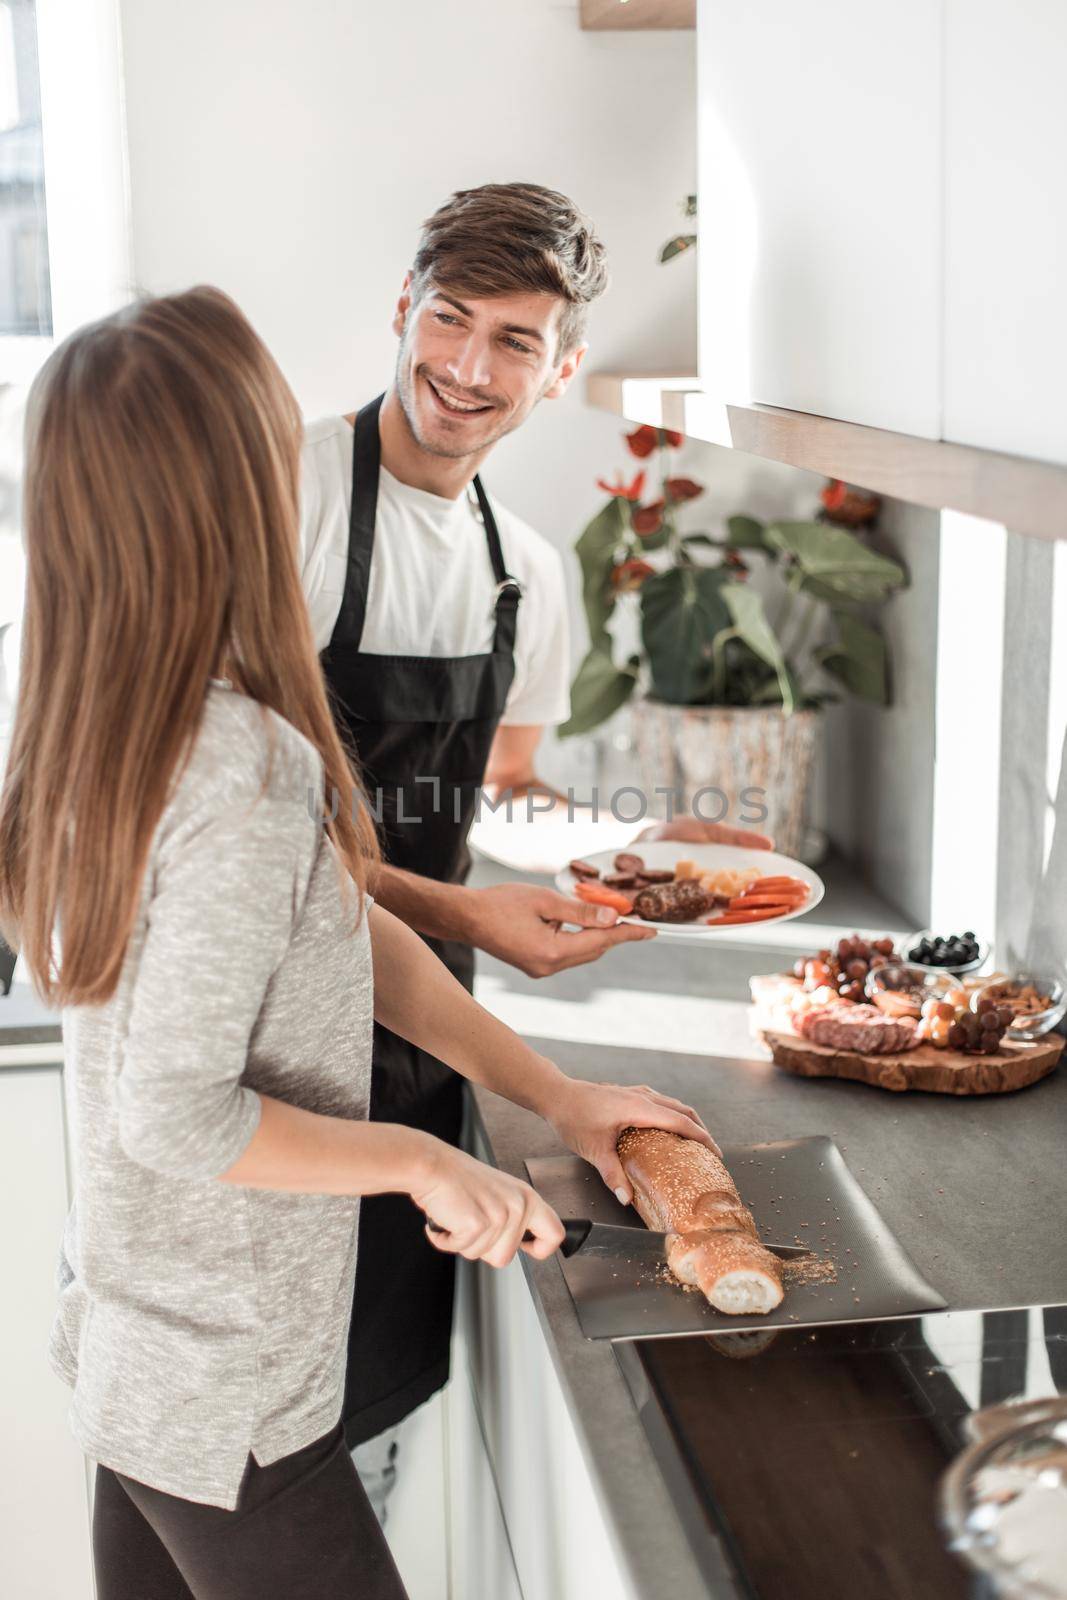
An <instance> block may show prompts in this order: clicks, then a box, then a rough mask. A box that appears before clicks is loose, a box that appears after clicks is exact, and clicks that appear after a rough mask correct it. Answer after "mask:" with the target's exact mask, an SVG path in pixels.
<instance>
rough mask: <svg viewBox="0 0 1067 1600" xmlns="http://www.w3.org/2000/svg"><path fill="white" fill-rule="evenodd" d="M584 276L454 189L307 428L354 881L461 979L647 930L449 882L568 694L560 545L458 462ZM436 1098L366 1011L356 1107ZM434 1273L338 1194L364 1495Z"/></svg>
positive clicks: (428, 1259) (445, 1102) (421, 1105)
mask: <svg viewBox="0 0 1067 1600" xmlns="http://www.w3.org/2000/svg"><path fill="white" fill-rule="evenodd" d="M606 284H607V272H606V268H605V263H604V250H603V246H602V245H601V243H600V241H599V240H598V239H597V238H596V236H595V234H594V233H593V231H592V229H591V227H590V225H589V223H588V221H587V220H586V219H585V218H584V217H583V216H582V215H581V214H580V213H579V212H578V211H577V210H576V209H575V207H574V206H573V205H572V204H571V202H570V201H569V200H567V199H566V198H565V197H564V196H563V195H560V194H556V193H554V192H552V191H550V190H548V189H543V188H540V187H539V186H538V185H536V184H525V183H514V184H488V185H486V186H484V187H483V188H480V189H474V190H467V191H464V192H461V193H458V194H455V195H453V196H452V198H451V199H450V200H448V201H447V202H446V204H445V205H444V206H442V207H441V209H440V210H439V211H437V212H436V213H435V215H434V216H433V217H431V218H430V220H429V221H428V222H427V223H426V225H425V227H424V230H423V234H422V238H421V240H420V243H419V248H418V251H417V254H416V256H415V260H414V264H413V267H412V270H411V272H410V273H409V274H408V276H407V277H406V279H405V281H404V286H403V290H402V292H401V295H400V299H399V301H398V303H397V308H396V315H395V318H394V322H393V327H394V330H395V332H396V334H397V335H398V337H399V340H400V348H399V353H398V357H397V366H396V374H395V378H394V382H393V385H392V387H391V388H390V389H389V390H388V391H387V393H386V394H385V395H384V396H382V397H380V398H379V399H378V400H375V401H372V402H371V403H370V404H369V405H366V406H364V408H363V409H362V410H361V411H360V412H359V413H358V414H354V415H351V416H347V417H333V418H326V419H324V420H322V421H320V422H318V423H315V424H312V425H311V426H310V427H309V428H308V430H307V436H306V444H305V449H304V463H303V472H304V482H303V514H302V538H303V575H304V586H305V590H306V593H307V596H308V603H309V609H310V613H311V618H312V624H313V627H314V629H315V633H316V639H317V643H318V646H319V648H320V650H322V652H323V655H322V661H323V667H324V671H325V674H326V678H327V681H328V683H329V686H330V689H331V691H332V694H333V698H334V703H335V706H336V710H337V715H338V718H339V721H340V722H341V724H342V726H343V728H344V729H345V730H346V731H347V733H348V734H349V735H350V739H351V743H352V746H353V748H354V750H355V752H356V754H357V755H358V758H359V761H360V765H361V767H362V769H363V773H364V777H365V779H366V783H367V787H368V789H369V791H370V793H371V795H372V797H373V796H375V795H376V794H380V805H381V815H382V832H383V845H384V854H385V859H386V862H387V865H386V866H385V867H384V869H383V871H382V875H381V879H380V882H379V886H378V889H377V895H378V898H379V899H380V900H381V902H382V904H383V905H385V906H387V907H388V909H389V910H390V911H393V912H394V913H396V914H397V915H399V916H401V917H402V918H403V919H404V920H405V921H406V922H408V923H409V924H410V925H411V926H412V927H414V928H416V929H417V930H418V931H419V932H420V933H421V934H423V935H424V937H426V939H427V940H428V941H429V943H430V944H431V945H432V946H433V948H434V949H435V950H436V951H437V952H438V954H439V955H440V956H441V957H442V959H443V960H444V961H445V962H446V963H447V965H448V966H449V967H450V968H451V970H452V971H453V972H454V973H455V974H456V976H457V977H459V978H460V979H461V981H462V982H464V983H465V984H467V985H468V987H469V986H470V985H471V984H472V982H473V951H474V949H480V950H486V951H489V952H490V953H491V954H493V955H496V956H499V957H500V958H502V959H503V960H505V961H508V962H510V963H512V964H513V965H514V966H516V967H519V968H520V969H521V970H522V971H524V972H526V973H528V974H531V975H534V976H543V975H546V974H549V973H553V972H558V971H560V970H561V969H563V968H565V967H569V966H574V965H576V964H577V963H579V962H584V961H590V960H595V959H596V958H598V957H599V956H601V955H603V954H604V952H605V951H606V950H608V949H610V948H611V947H612V946H613V945H616V944H621V943H624V942H626V941H629V940H633V939H642V938H648V937H651V931H650V930H646V929H641V928H636V927H632V926H630V925H628V924H619V923H618V922H617V918H616V915H615V913H614V912H612V911H607V910H605V908H599V907H593V906H585V905H579V904H577V903H576V902H574V901H572V900H569V899H566V898H565V897H563V896H561V895H559V894H557V893H556V892H555V891H554V890H552V889H548V888H538V887H535V886H531V885H525V884H515V885H504V886H499V887H493V888H486V889H469V888H467V887H466V886H465V883H464V880H465V878H466V875H467V870H468V866H469V857H468V852H467V833H468V830H469V827H470V823H471V820H472V818H473V815H474V809H475V804H476V791H477V789H478V786H479V785H480V784H482V783H485V784H486V785H487V786H492V787H496V788H498V789H505V790H508V789H510V790H513V791H516V792H521V791H522V790H523V789H527V788H530V787H532V786H533V785H535V784H536V778H535V774H534V765H533V762H534V753H535V751H536V748H537V744H538V741H539V739H540V736H541V732H542V728H543V727H544V725H545V724H546V723H558V722H561V721H563V720H564V719H565V718H566V716H567V715H568V709H569V708H568V670H569V652H568V646H567V630H566V600H565V594H564V582H563V569H562V563H561V561H560V557H559V555H558V553H557V552H556V551H555V550H554V549H553V548H552V546H550V545H549V544H548V543H547V541H546V540H544V539H543V538H542V537H541V536H540V535H539V534H537V533H535V532H534V531H533V530H532V529H530V528H528V527H526V526H525V525H524V524H523V523H521V522H520V521H519V520H518V519H517V518H516V517H513V516H511V515H510V514H509V513H508V512H505V511H504V510H503V509H502V508H500V507H498V506H493V505H490V502H489V499H488V497H487V496H486V493H485V491H484V489H483V487H482V485H481V482H480V480H479V478H478V477H477V476H476V474H477V473H478V470H479V468H480V467H481V465H482V463H483V462H484V461H485V459H486V457H487V456H488V454H489V452H490V451H491V449H492V447H493V446H494V445H495V444H496V443H497V441H498V440H500V439H502V438H503V437H504V436H505V435H507V434H509V433H512V432H514V430H515V429H516V428H518V427H519V426H520V425H521V424H522V423H523V422H524V421H525V419H526V418H527V417H528V416H529V414H530V412H531V411H532V410H533V408H534V407H535V406H536V405H537V404H538V402H539V401H541V400H555V399H559V398H560V397H561V396H562V395H563V394H564V393H565V392H566V390H567V389H568V387H569V386H570V384H571V381H572V380H573V378H574V376H575V374H576V373H577V371H578V369H579V367H580V365H581V362H582V359H583V357H584V355H585V351H586V344H585V339H584V328H585V318H586V311H587V308H588V306H589V305H590V303H591V302H592V301H593V300H595V299H596V298H597V297H598V296H599V295H600V294H601V293H602V292H603V290H604V288H605V287H606ZM345 799H346V797H340V799H339V803H341V804H343V803H345ZM668 831H670V832H672V833H673V834H674V836H677V837H683V838H693V837H705V838H706V837H731V838H732V837H735V836H736V834H735V831H734V830H727V829H720V830H715V829H713V828H712V829H700V828H699V827H698V828H697V829H696V831H694V827H693V824H692V823H690V824H689V825H688V827H687V826H686V825H685V824H681V825H674V827H673V829H671V830H667V829H661V830H660V836H661V837H662V836H664V834H665V833H667V832H668ZM743 837H744V838H745V840H746V841H747V842H753V836H752V835H750V834H744V835H743ZM757 842H758V840H757ZM565 922H566V923H570V924H571V925H572V926H573V925H575V924H577V925H578V927H579V931H577V932H568V931H566V930H565V929H564V927H563V924H564V923H565ZM461 1112H462V1097H461V1080H460V1079H459V1078H458V1077H456V1076H455V1074H453V1073H452V1072H451V1071H450V1070H449V1069H448V1068H446V1067H444V1066H442V1065H441V1064H440V1063H439V1062H436V1061H433V1060H431V1059H430V1058H428V1057H426V1056H425V1055H423V1054H422V1053H421V1052H419V1051H418V1050H415V1049H413V1048H412V1047H411V1046H410V1045H408V1044H407V1043H406V1042H405V1041H403V1040H401V1039H399V1038H397V1037H396V1036H395V1035H391V1034H389V1033H387V1032H386V1031H385V1030H383V1029H379V1030H377V1032H376V1036H375V1058H374V1079H373V1090H372V1105H371V1115H372V1117H376V1118H379V1119H383V1120H391V1121H398V1122H405V1123H410V1124H413V1125H416V1126H418V1127H421V1128H424V1129H426V1130H427V1131H429V1132H431V1133H434V1134H436V1135H438V1136H439V1137H441V1138H444V1139H447V1140H449V1141H450V1142H452V1143H455V1142H456V1141H457V1140H458V1138H459V1133H460V1119H461ZM452 1285H453V1258H452V1257H451V1256H450V1255H444V1254H441V1253H440V1252H438V1251H435V1250H434V1249H433V1247H432V1245H431V1244H430V1243H429V1242H428V1241H427V1239H426V1237H425V1234H424V1228H423V1219H422V1217H421V1216H420V1214H419V1213H418V1212H417V1210H416V1209H415V1207H413V1206H412V1205H411V1204H410V1203H409V1202H408V1201H407V1200H405V1199H403V1198H400V1197H397V1196H388V1195H387V1196H379V1197H374V1198H371V1199H369V1200H365V1201H364V1202H363V1206H362V1215H361V1221H360V1241H359V1258H358V1276H357V1284H356V1312H355V1316H354V1318H353V1324H352V1332H351V1337H350V1345H349V1370H348V1388H347V1394H346V1403H345V1417H346V1432H347V1436H348V1441H349V1444H350V1445H352V1446H356V1445H361V1444H363V1443H364V1441H367V1440H371V1439H374V1438H376V1437H377V1438H378V1439H379V1440H380V1441H381V1442H380V1443H379V1445H378V1446H375V1447H368V1448H367V1449H366V1450H364V1451H357V1462H358V1463H359V1464H360V1467H361V1471H364V1473H365V1475H366V1477H367V1479H368V1487H369V1488H370V1489H371V1490H372V1498H373V1497H374V1496H373V1490H374V1489H375V1487H377V1488H378V1489H379V1490H380V1489H381V1488H382V1487H383V1485H382V1483H380V1482H379V1484H378V1485H377V1486H376V1485H375V1484H374V1482H373V1475H374V1473H375V1471H377V1472H378V1473H379V1474H380V1473H381V1472H382V1471H384V1472H385V1474H386V1475H387V1476H388V1475H389V1473H390V1472H391V1470H392V1468H391V1461H392V1457H393V1455H394V1454H395V1442H394V1441H392V1440H391V1439H390V1436H389V1434H388V1433H387V1432H386V1430H390V1429H392V1428H393V1427H394V1426H395V1424H397V1423H398V1422H399V1421H400V1420H401V1419H402V1418H404V1417H405V1416H407V1415H408V1414H409V1413H410V1412H411V1411H413V1410H414V1409H415V1408H416V1407H417V1406H418V1405H421V1404H422V1403H423V1401H425V1400H426V1399H428V1398H429V1396H430V1395H431V1394H433V1393H434V1392H435V1391H436V1390H437V1389H439V1388H440V1387H441V1386H442V1385H443V1384H444V1382H445V1381H446V1379H447V1377H448V1346H449V1336H450V1331H451V1321H452ZM378 1498H379V1506H380V1505H381V1503H382V1500H381V1496H380V1495H379V1497H378Z"/></svg>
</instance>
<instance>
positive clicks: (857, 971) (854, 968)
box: [845, 957, 867, 983]
mask: <svg viewBox="0 0 1067 1600" xmlns="http://www.w3.org/2000/svg"><path fill="white" fill-rule="evenodd" d="M845 972H846V974H847V976H848V977H850V978H851V979H852V981H853V983H856V982H858V981H859V979H861V978H865V977H866V976H867V963H866V961H861V960H860V959H859V958H858V957H857V959H856V960H855V961H850V962H849V963H848V966H847V967H846V968H845Z"/></svg>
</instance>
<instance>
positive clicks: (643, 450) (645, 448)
mask: <svg viewBox="0 0 1067 1600" xmlns="http://www.w3.org/2000/svg"><path fill="white" fill-rule="evenodd" d="M626 443H627V444H628V445H629V447H630V454H631V455H634V456H636V457H637V459H638V461H644V459H645V457H646V456H650V455H651V454H652V452H653V450H655V448H656V446H657V445H658V444H659V439H658V437H657V430H656V429H655V428H650V427H649V425H648V423H647V422H643V423H642V424H641V426H640V427H639V428H635V429H634V431H633V433H628V434H627V435H626Z"/></svg>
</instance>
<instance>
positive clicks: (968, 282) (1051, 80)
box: [944, 0, 1067, 462]
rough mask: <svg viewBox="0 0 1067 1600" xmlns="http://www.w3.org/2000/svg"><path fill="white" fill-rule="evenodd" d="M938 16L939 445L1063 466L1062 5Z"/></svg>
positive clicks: (1065, 134) (971, 9)
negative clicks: (941, 183)
mask: <svg viewBox="0 0 1067 1600" xmlns="http://www.w3.org/2000/svg"><path fill="white" fill-rule="evenodd" d="M944 4H945V202H946V210H945V380H944V384H945V398H944V434H945V438H946V439H952V440H954V441H957V442H958V443H962V444H972V445H978V446H980V447H983V448H986V449H993V450H1006V451H1009V452H1012V453H1014V454H1017V455H1026V456H1038V457H1043V458H1045V459H1047V460H1051V461H1059V462H1067V308H1065V305H1064V294H1065V288H1064V286H1065V284H1067V190H1065V187H1064V160H1065V157H1067V92H1065V89H1064V84H1065V82H1067V6H1065V5H1064V4H1063V0H1013V4H1011V5H1004V4H1003V0H944Z"/></svg>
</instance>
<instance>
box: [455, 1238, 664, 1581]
mask: <svg viewBox="0 0 1067 1600" xmlns="http://www.w3.org/2000/svg"><path fill="white" fill-rule="evenodd" d="M458 1322H459V1327H460V1330H461V1331H460V1341H461V1348H462V1349H463V1350H464V1357H463V1359H464V1363H465V1365H466V1370H467V1374H468V1375H469V1381H470V1387H471V1392H472V1394H473V1399H474V1404H475V1409H476V1415H477V1421H478V1426H479V1431H480V1433H481V1437H482V1440H483V1443H484V1453H485V1463H486V1465H487V1467H488V1470H489V1471H490V1472H491V1475H492V1482H493V1485H494V1487H495V1496H494V1500H495V1503H496V1504H497V1505H498V1506H499V1508H500V1515H501V1517H502V1522H503V1529H501V1527H500V1526H499V1525H498V1524H497V1522H496V1514H495V1512H494V1511H493V1505H492V1502H491V1501H490V1499H489V1496H488V1486H487V1484H486V1481H485V1478H484V1475H483V1476H482V1477H481V1479H480V1482H481V1488H480V1489H478V1492H477V1494H476V1496H475V1498H474V1500H473V1502H472V1504H471V1508H470V1509H465V1508H464V1499H463V1496H464V1492H465V1491H464V1489H463V1486H462V1485H461V1484H458V1483H456V1482H454V1483H453V1486H452V1494H451V1499H452V1519H453V1526H454V1527H455V1526H456V1523H457V1519H458V1523H459V1526H460V1530H461V1533H460V1536H461V1537H462V1538H465V1539H467V1540H471V1539H473V1540H474V1541H475V1543H476V1544H480V1546H481V1554H480V1556H479V1557H478V1559H479V1560H481V1561H482V1562H492V1563H495V1564H496V1571H497V1572H498V1574H500V1575H503V1576H505V1577H506V1574H507V1565H506V1563H505V1562H504V1560H503V1552H502V1550H501V1546H500V1537H501V1533H502V1531H505V1530H506V1539H507V1544H508V1548H509V1550H510V1555H511V1559H512V1561H513V1562H514V1570H515V1573H516V1575H517V1578H518V1585H519V1592H520V1594H521V1596H522V1597H523V1600H590V1596H592V1595H595V1596H597V1600H640V1597H639V1596H638V1594H637V1591H636V1589H635V1587H634V1584H633V1582H632V1580H631V1578H630V1576H629V1574H628V1571H627V1569H626V1565H625V1563H624V1560H623V1557H622V1554H621V1552H620V1550H619V1549H618V1547H617V1545H616V1542H615V1536H614V1533H613V1530H612V1526H611V1524H610V1521H609V1518H608V1516H607V1514H606V1512H605V1510H604V1508H603V1506H602V1503H601V1498H600V1492H599V1490H598V1488H597V1485H596V1481H595V1479H594V1477H593V1474H592V1473H591V1471H590V1469H589V1466H588V1464H587V1462H586V1459H585V1456H584V1454H583V1452H582V1447H581V1445H580V1443H579V1440H578V1435H577V1432H576V1431H575V1427H574V1423H573V1421H572V1420H571V1416H570V1412H569V1410H568V1408H567V1401H566V1398H565V1396H564V1393H563V1389H562V1388H561V1386H560V1381H559V1378H558V1376H557V1374H556V1371H555V1368H554V1367H553V1364H552V1358H551V1356H550V1354H549V1351H548V1346H547V1344H546V1343H545V1336H544V1333H543V1331H542V1328H541V1324H540V1322H539V1321H538V1317H537V1311H536V1309H535V1307H534V1302H533V1297H532V1295H531V1293H530V1290H529V1287H528V1285H527V1282H526V1278H525V1274H524V1272H523V1269H522V1266H521V1265H520V1263H519V1262H518V1261H514V1262H512V1264H511V1266H510V1267H506V1268H505V1269H504V1270H503V1271H500V1272H495V1271H493V1270H492V1269H491V1268H489V1267H474V1268H468V1266H467V1265H466V1263H464V1264H463V1266H462V1268H461V1277H460V1295H459V1315H458ZM479 1470H480V1472H481V1470H482V1469H481V1467H480V1469H479ZM479 1519H481V1520H480V1521H479ZM453 1537H454V1538H455V1534H454V1535H453ZM454 1592H455V1593H456V1594H457V1595H462V1596H463V1600H467V1596H468V1595H470V1597H471V1600H474V1596H475V1595H477V1596H478V1597H479V1600H481V1595H482V1594H483V1593H484V1595H485V1597H486V1600H489V1596H490V1595H492V1600H498V1597H499V1600H511V1591H510V1589H509V1587H508V1586H507V1584H504V1585H503V1586H502V1587H501V1588H500V1589H499V1590H494V1589H486V1590H484V1591H482V1590H477V1589H470V1590H467V1589H463V1588H456V1589H455V1591H454Z"/></svg>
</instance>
